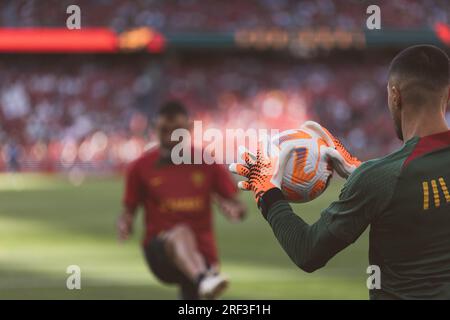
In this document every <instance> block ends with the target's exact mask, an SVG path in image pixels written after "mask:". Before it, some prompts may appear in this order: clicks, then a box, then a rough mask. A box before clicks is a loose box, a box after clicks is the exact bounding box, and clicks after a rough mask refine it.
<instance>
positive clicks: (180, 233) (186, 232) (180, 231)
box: [164, 224, 193, 248]
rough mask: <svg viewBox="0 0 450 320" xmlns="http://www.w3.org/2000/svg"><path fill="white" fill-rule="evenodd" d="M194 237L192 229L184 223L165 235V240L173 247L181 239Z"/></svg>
mask: <svg viewBox="0 0 450 320" xmlns="http://www.w3.org/2000/svg"><path fill="white" fill-rule="evenodd" d="M188 237H193V234H192V231H191V229H190V228H189V227H188V226H186V225H183V224H180V225H177V226H175V227H174V228H172V229H171V230H170V231H168V232H166V233H165V235H164V240H165V242H166V245H167V246H168V247H169V248H173V247H175V246H176V245H177V243H178V242H180V241H185V240H186V238H188Z"/></svg>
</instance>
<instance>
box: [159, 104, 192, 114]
mask: <svg viewBox="0 0 450 320" xmlns="http://www.w3.org/2000/svg"><path fill="white" fill-rule="evenodd" d="M178 115H183V116H186V117H187V116H188V115H189V113H188V111H187V109H186V107H185V106H184V105H183V103H181V102H180V101H178V100H169V101H166V102H165V103H163V104H162V105H161V107H160V108H159V110H158V116H163V117H168V118H174V117H176V116H178Z"/></svg>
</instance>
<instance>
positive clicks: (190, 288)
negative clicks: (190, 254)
mask: <svg viewBox="0 0 450 320" xmlns="http://www.w3.org/2000/svg"><path fill="white" fill-rule="evenodd" d="M144 255H145V259H146V261H147V265H148V266H149V268H150V270H151V271H152V273H153V274H154V275H155V276H156V277H157V278H158V280H159V281H161V282H163V283H166V284H177V285H179V286H180V289H181V292H180V294H181V298H182V299H189V300H194V299H198V295H197V291H198V288H197V286H196V285H195V284H194V283H193V282H192V281H191V280H190V279H189V278H188V277H186V276H185V275H184V274H183V273H182V272H181V271H180V270H179V269H178V267H177V266H176V265H175V264H174V263H173V262H172V260H171V258H170V257H169V256H168V255H167V252H166V249H165V242H164V239H163V238H161V237H154V238H153V239H151V240H150V241H149V243H148V244H147V245H146V246H144Z"/></svg>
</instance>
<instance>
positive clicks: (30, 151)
mask: <svg viewBox="0 0 450 320" xmlns="http://www.w3.org/2000/svg"><path fill="white" fill-rule="evenodd" d="M391 56H392V54H390V53H389V54H388V53H385V54H381V53H380V52H374V53H367V52H365V53H364V54H362V53H357V52H355V53H353V54H348V55H347V56H345V57H344V56H339V58H333V57H326V58H316V59H315V60H314V61H310V60H308V63H305V61H304V60H296V59H294V58H285V59H279V58H278V57H274V56H272V55H269V56H264V55H261V56H258V57H248V56H242V55H239V54H234V55H230V54H220V53H217V54H215V55H206V54H204V55H200V54H198V53H191V54H183V55H179V56H177V55H170V56H160V57H151V59H149V57H148V56H147V55H139V54H138V55H132V56H129V55H117V56H116V55H112V56H103V55H102V56H88V55H78V56H66V55H52V56H47V55H38V56H33V59H32V60H30V56H26V55H23V56H15V57H13V56H4V57H3V59H1V60H0V69H1V70H2V73H1V75H0V97H1V98H0V121H1V123H2V126H1V128H0V142H3V144H6V143H8V142H9V143H11V141H16V143H17V144H19V145H20V146H21V148H22V149H23V152H22V155H21V159H23V161H22V162H23V166H22V167H23V169H24V170H38V169H39V170H69V169H72V168H74V167H80V168H84V170H95V171H98V170H113V169H117V168H120V167H121V166H122V165H123V164H124V163H127V162H128V161H130V160H132V159H134V158H135V157H136V156H138V155H139V154H140V153H141V152H143V150H144V148H145V145H146V143H148V142H151V141H152V140H153V137H152V130H151V128H152V122H151V118H152V115H153V113H154V111H155V110H156V109H157V107H158V106H159V104H160V103H161V102H162V101H163V100H164V99H167V98H179V99H181V100H183V101H184V102H185V103H186V104H187V105H188V106H189V107H190V108H191V111H192V113H193V115H194V118H195V119H198V120H202V121H203V126H204V129H206V128H208V127H214V128H219V129H222V130H225V129H235V128H242V129H247V128H274V129H279V130H285V129H289V128H295V127H298V126H299V125H300V124H301V123H302V122H303V121H305V120H307V119H314V120H317V121H319V122H320V123H322V124H323V125H325V126H326V127H328V128H329V129H330V130H332V131H333V132H334V133H336V134H337V135H338V136H339V137H341V138H342V139H343V140H344V142H345V143H346V144H348V146H349V147H350V149H351V150H352V151H353V152H355V153H356V154H357V155H358V156H360V157H361V158H364V159H367V158H371V157H375V156H380V155H383V154H384V153H387V152H389V151H391V150H392V149H393V148H394V147H396V146H398V142H396V140H395V138H394V132H393V128H392V123H391V120H390V118H389V114H388V111H387V108H386V93H385V90H386V89H385V88H386V84H385V81H386V79H385V77H386V75H385V74H386V68H387V65H388V62H389V60H390V57H391ZM361 57H364V60H362V59H360V58H361ZM358 61H360V62H358ZM8 148H10V147H8ZM3 154H4V157H7V158H8V159H10V160H8V161H6V162H5V163H8V162H10V163H12V162H11V150H10V149H5V148H4V149H3Z"/></svg>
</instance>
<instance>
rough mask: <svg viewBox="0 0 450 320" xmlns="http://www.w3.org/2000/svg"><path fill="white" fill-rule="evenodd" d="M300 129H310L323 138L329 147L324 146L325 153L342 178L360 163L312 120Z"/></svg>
mask: <svg viewBox="0 0 450 320" xmlns="http://www.w3.org/2000/svg"><path fill="white" fill-rule="evenodd" d="M300 129H302V130H305V131H312V132H315V133H316V134H318V135H319V136H320V137H321V138H322V139H324V140H325V142H326V143H327V145H328V146H329V148H326V151H325V152H326V155H327V156H328V158H329V159H330V161H331V164H332V166H333V169H334V170H336V172H337V173H338V174H339V175H340V176H341V177H343V178H345V179H347V178H348V177H349V176H350V175H351V174H352V172H353V171H355V169H356V168H358V167H359V166H360V165H361V161H359V160H358V158H356V157H355V156H353V155H352V154H351V153H350V152H349V151H348V150H347V149H346V148H345V147H344V146H343V145H342V143H341V142H340V141H339V139H337V138H336V137H334V136H333V135H332V134H331V133H330V132H329V131H328V130H327V129H326V128H324V127H323V126H321V125H320V124H318V123H317V122H314V121H306V122H305V123H304V124H303V125H302V126H301V127H300Z"/></svg>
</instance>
